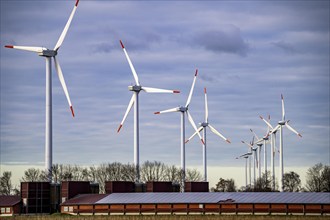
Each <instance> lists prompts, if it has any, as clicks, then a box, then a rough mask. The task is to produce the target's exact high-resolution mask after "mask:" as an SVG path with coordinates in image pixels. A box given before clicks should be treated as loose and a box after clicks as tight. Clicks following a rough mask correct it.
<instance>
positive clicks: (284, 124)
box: [271, 94, 302, 192]
mask: <svg viewBox="0 0 330 220" xmlns="http://www.w3.org/2000/svg"><path fill="white" fill-rule="evenodd" d="M281 99H282V120H281V121H279V122H278V125H277V126H276V127H275V128H274V129H273V130H272V132H271V133H275V132H276V131H277V130H279V131H280V184H279V187H280V191H281V192H283V176H284V165H283V126H285V127H287V128H288V129H289V130H290V131H292V132H293V133H295V134H296V135H298V136H299V137H302V136H301V134H300V133H298V132H297V131H296V130H295V129H293V128H292V127H291V126H290V125H289V121H290V120H285V109H284V98H283V95H282V94H281Z"/></svg>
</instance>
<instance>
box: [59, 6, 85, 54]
mask: <svg viewBox="0 0 330 220" xmlns="http://www.w3.org/2000/svg"><path fill="white" fill-rule="evenodd" d="M78 3H79V0H76V4H75V5H74V7H73V10H72V12H71V14H70V17H69V19H68V21H67V22H66V25H65V27H64V29H63V31H62V33H61V36H60V38H59V39H58V41H57V43H56V45H55V47H54V50H56V51H57V50H58V49H59V48H60V47H61V45H62V43H63V41H64V38H65V36H66V34H67V32H68V30H69V27H70V24H71V21H72V19H73V16H74V14H75V13H76V10H77V7H78Z"/></svg>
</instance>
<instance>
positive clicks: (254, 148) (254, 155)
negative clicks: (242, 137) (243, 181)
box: [242, 137, 258, 186]
mask: <svg viewBox="0 0 330 220" xmlns="http://www.w3.org/2000/svg"><path fill="white" fill-rule="evenodd" d="M242 143H243V144H246V145H247V146H248V147H249V149H250V153H252V151H253V185H254V186H255V184H256V182H257V178H256V166H257V167H258V161H257V149H258V148H257V147H253V145H254V137H253V138H252V141H251V142H250V143H249V144H248V143H246V142H245V141H242ZM250 186H251V183H250Z"/></svg>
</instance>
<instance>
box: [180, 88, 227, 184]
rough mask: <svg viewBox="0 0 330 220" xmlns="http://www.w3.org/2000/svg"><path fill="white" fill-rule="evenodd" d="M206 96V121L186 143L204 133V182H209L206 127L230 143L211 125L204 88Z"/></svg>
mask: <svg viewBox="0 0 330 220" xmlns="http://www.w3.org/2000/svg"><path fill="white" fill-rule="evenodd" d="M204 96H205V121H204V122H202V123H200V127H199V128H198V129H197V131H196V132H195V133H194V134H193V135H191V136H190V137H189V138H188V140H187V141H186V143H187V142H188V141H190V140H191V139H192V138H193V137H195V136H196V134H199V132H201V131H203V140H204V143H203V169H204V181H205V182H206V181H207V161H206V127H209V128H210V130H211V131H212V132H213V133H214V134H216V135H218V136H219V137H221V138H222V139H224V140H225V141H227V142H228V143H230V141H229V140H228V139H227V138H225V137H224V136H223V135H222V134H221V133H220V132H218V131H217V130H216V129H215V128H214V127H213V126H212V125H211V124H210V123H209V110H208V105H207V93H206V88H204Z"/></svg>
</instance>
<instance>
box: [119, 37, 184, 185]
mask: <svg viewBox="0 0 330 220" xmlns="http://www.w3.org/2000/svg"><path fill="white" fill-rule="evenodd" d="M120 45H121V47H122V49H123V51H124V53H125V56H126V59H127V61H128V64H129V66H130V68H131V71H132V74H133V77H134V80H135V83H136V84H135V85H134V86H129V87H128V90H130V91H132V92H133V95H132V98H131V100H130V102H129V104H128V106H127V109H126V112H125V115H124V118H123V120H122V121H121V123H120V125H119V127H118V130H117V132H119V131H120V129H121V128H122V127H123V124H124V122H125V120H126V118H127V115H128V113H129V112H130V110H131V108H132V106H133V104H134V166H135V182H140V156H139V151H140V150H139V93H140V91H144V92H146V93H180V91H178V90H167V89H157V88H150V87H144V86H141V85H140V82H139V78H138V75H137V73H136V71H135V68H134V66H133V64H132V62H131V59H130V58H129V56H128V53H127V51H126V49H125V47H124V44H123V42H122V41H120Z"/></svg>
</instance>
